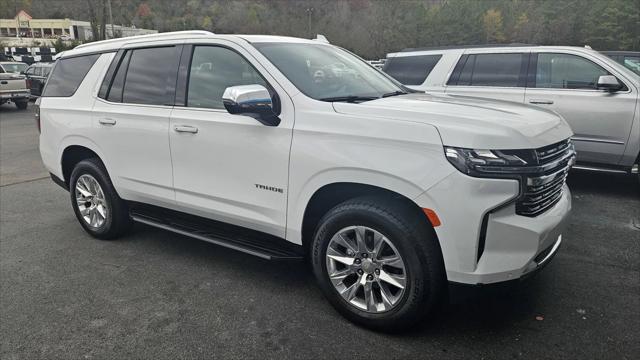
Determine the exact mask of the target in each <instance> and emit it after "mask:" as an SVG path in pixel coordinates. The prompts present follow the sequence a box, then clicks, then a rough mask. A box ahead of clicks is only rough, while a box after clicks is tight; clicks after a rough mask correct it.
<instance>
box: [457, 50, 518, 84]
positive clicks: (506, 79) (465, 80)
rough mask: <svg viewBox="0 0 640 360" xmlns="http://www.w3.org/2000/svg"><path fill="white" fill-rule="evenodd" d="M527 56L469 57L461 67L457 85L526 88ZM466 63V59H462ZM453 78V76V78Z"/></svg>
mask: <svg viewBox="0 0 640 360" xmlns="http://www.w3.org/2000/svg"><path fill="white" fill-rule="evenodd" d="M525 56H526V55H525V54H477V55H469V56H468V57H467V58H466V62H465V63H464V65H463V66H462V67H461V70H460V74H459V78H458V80H457V83H455V84H452V83H449V85H468V86H502V87H517V86H524V81H523V80H524V76H521V74H522V70H524V68H523V66H524V65H525V61H524V60H525ZM461 61H464V58H461ZM452 77H453V76H452Z"/></svg>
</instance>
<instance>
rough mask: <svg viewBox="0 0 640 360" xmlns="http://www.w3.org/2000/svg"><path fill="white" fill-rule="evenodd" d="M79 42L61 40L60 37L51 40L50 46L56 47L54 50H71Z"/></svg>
mask: <svg viewBox="0 0 640 360" xmlns="http://www.w3.org/2000/svg"><path fill="white" fill-rule="evenodd" d="M80 44H81V43H80V41H78V40H73V41H62V40H60V39H57V40H56V41H54V42H53V44H52V46H53V47H54V48H56V52H62V51H67V50H71V49H73V48H75V47H76V46H78V45H80Z"/></svg>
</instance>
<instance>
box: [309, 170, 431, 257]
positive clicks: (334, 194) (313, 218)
mask: <svg viewBox="0 0 640 360" xmlns="http://www.w3.org/2000/svg"><path fill="white" fill-rule="evenodd" d="M363 196H373V197H381V198H385V199H394V200H396V201H398V202H400V203H402V204H403V205H405V206H407V207H408V208H409V209H410V210H411V211H412V213H413V214H415V216H416V218H417V219H420V221H424V222H425V224H426V225H427V227H428V228H429V229H430V231H432V236H433V238H434V239H436V242H437V243H438V246H439V241H438V236H437V234H436V232H435V230H434V228H433V225H432V224H431V222H430V221H429V219H428V218H427V216H426V215H425V213H424V212H423V211H422V209H421V208H420V206H418V204H416V203H415V202H414V201H413V200H411V199H410V198H409V197H407V196H405V195H403V194H401V193H399V192H396V191H393V190H390V189H387V188H383V187H380V186H376V185H371V184H365V183H355V182H334V183H329V184H326V185H324V186H322V187H320V188H318V189H317V190H316V191H315V192H314V193H313V195H312V196H311V197H310V199H309V201H308V202H307V204H306V207H305V210H304V214H303V217H302V225H301V228H300V237H301V239H300V241H301V243H302V246H303V248H304V249H305V252H306V251H308V250H309V248H310V246H311V243H312V241H313V234H314V233H315V231H316V229H317V227H318V225H319V224H318V223H319V221H320V219H321V218H322V216H324V214H326V213H327V212H328V211H329V210H331V209H332V208H333V207H335V206H337V205H338V204H340V203H343V202H345V201H347V200H350V199H355V198H358V197H363Z"/></svg>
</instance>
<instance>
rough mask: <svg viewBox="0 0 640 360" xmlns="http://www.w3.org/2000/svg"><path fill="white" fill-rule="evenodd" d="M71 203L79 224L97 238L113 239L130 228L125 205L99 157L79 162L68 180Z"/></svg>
mask: <svg viewBox="0 0 640 360" xmlns="http://www.w3.org/2000/svg"><path fill="white" fill-rule="evenodd" d="M69 193H70V194H71V206H73V211H74V213H75V214H76V217H77V218H78V221H79V222H80V225H82V227H83V228H84V229H85V231H86V232H88V233H89V234H90V235H91V236H93V237H95V238H98V239H104V240H106V239H113V238H116V237H118V236H121V235H122V234H124V233H125V232H126V231H127V230H129V228H130V227H131V224H132V221H131V218H130V217H129V210H128V207H127V204H126V203H125V202H124V200H122V199H121V198H120V197H119V196H118V194H117V193H116V191H115V189H114V188H113V184H112V183H111V179H109V176H108V174H107V171H106V169H105V168H104V165H103V164H102V162H100V160H98V159H95V158H94V159H86V160H82V161H80V162H79V163H78V164H77V165H76V166H75V168H74V169H73V172H72V173H71V179H70V191H69Z"/></svg>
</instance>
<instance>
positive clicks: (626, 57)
mask: <svg viewBox="0 0 640 360" xmlns="http://www.w3.org/2000/svg"><path fill="white" fill-rule="evenodd" d="M600 53H601V54H605V55H607V56H608V57H610V58H612V59H613V60H615V61H617V62H619V63H620V64H622V65H624V66H625V67H627V68H628V69H629V70H631V71H633V72H634V73H636V74H638V75H640V51H600Z"/></svg>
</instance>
